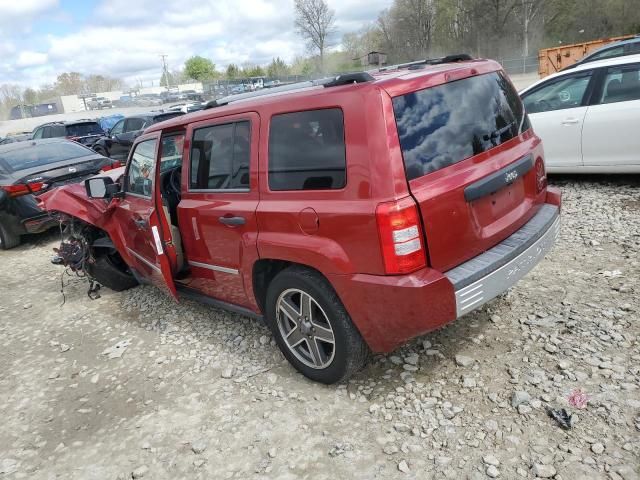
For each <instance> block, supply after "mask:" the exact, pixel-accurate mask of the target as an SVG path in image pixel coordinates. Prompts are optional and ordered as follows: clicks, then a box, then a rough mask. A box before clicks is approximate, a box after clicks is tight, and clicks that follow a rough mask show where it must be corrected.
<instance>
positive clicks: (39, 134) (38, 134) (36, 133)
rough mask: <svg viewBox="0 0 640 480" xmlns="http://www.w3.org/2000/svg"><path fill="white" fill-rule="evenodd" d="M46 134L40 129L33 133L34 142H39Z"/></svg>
mask: <svg viewBox="0 0 640 480" xmlns="http://www.w3.org/2000/svg"><path fill="white" fill-rule="evenodd" d="M43 132H44V128H43V127H40V128H38V129H36V131H35V132H34V133H33V139H34V140H38V139H40V138H42V133H43Z"/></svg>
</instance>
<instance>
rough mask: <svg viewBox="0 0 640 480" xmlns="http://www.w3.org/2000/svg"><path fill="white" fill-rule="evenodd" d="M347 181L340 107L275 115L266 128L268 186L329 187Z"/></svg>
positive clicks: (287, 188)
mask: <svg viewBox="0 0 640 480" xmlns="http://www.w3.org/2000/svg"><path fill="white" fill-rule="evenodd" d="M345 181H346V159H345V145H344V119H343V115H342V110H340V109H339V108H332V109H324V110H309V111H306V112H295V113H285V114H281V115H275V116H274V117H273V118H272V119H271V127H270V131H269V188H270V189H271V190H329V189H338V188H342V187H344V185H345Z"/></svg>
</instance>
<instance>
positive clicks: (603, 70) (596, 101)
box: [588, 62, 640, 107]
mask: <svg viewBox="0 0 640 480" xmlns="http://www.w3.org/2000/svg"><path fill="white" fill-rule="evenodd" d="M626 67H636V68H638V70H640V62H629V63H619V64H616V65H607V66H606V67H600V68H597V69H595V70H596V71H595V72H594V86H593V90H592V92H591V97H590V98H589V102H588V106H590V107H595V106H596V105H615V104H616V103H624V102H629V101H631V102H634V101H636V100H622V101H620V102H609V103H601V102H600V100H601V99H602V93H603V90H604V87H605V80H606V79H607V72H608V71H609V69H615V68H621V69H624V68H626Z"/></svg>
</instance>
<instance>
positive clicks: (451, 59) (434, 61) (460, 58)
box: [369, 53, 473, 72]
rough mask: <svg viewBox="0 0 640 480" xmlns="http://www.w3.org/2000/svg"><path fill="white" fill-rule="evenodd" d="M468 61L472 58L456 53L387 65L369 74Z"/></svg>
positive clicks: (465, 54) (466, 54)
mask: <svg viewBox="0 0 640 480" xmlns="http://www.w3.org/2000/svg"><path fill="white" fill-rule="evenodd" d="M468 60H473V57H472V56H471V55H469V54H468V53H456V54H453V55H447V56H444V57H439V58H426V59H424V60H415V61H413V62H407V63H398V64H396V65H389V66H387V67H382V68H375V69H373V70H369V72H387V71H390V70H401V69H403V68H406V69H409V70H417V69H419V68H422V67H424V66H426V65H440V64H443V63H456V62H466V61H468Z"/></svg>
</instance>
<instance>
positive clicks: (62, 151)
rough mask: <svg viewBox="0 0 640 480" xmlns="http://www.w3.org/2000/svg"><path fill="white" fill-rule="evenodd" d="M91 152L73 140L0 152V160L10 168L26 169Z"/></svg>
mask: <svg viewBox="0 0 640 480" xmlns="http://www.w3.org/2000/svg"><path fill="white" fill-rule="evenodd" d="M91 153H92V151H91V150H89V149H88V148H85V147H83V146H82V145H79V144H77V143H74V142H56V143H45V144H40V145H33V144H32V143H29V144H28V146H26V147H25V148H20V149H16V150H11V151H9V152H2V153H0V162H4V163H6V164H7V165H8V166H9V167H10V168H11V170H13V171H18V170H26V169H28V168H33V167H41V166H43V165H49V164H52V163H57V162H62V161H64V160H72V159H74V158H80V157H85V156H87V155H90V154H91Z"/></svg>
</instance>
